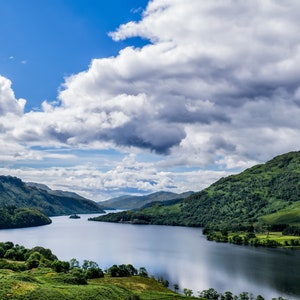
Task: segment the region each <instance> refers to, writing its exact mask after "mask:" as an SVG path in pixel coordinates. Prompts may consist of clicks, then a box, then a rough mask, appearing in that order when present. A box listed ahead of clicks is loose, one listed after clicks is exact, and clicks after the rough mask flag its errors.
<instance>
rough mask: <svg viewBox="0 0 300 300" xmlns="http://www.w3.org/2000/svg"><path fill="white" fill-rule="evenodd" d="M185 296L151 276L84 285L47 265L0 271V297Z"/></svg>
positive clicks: (62, 299)
mask: <svg viewBox="0 0 300 300" xmlns="http://www.w3.org/2000/svg"><path fill="white" fill-rule="evenodd" d="M184 298H185V299H186V297H184V296H182V295H179V294H176V293H175V292H172V291H171V290H169V289H167V288H166V287H164V286H163V285H162V284H161V283H159V282H158V281H156V280H154V279H151V278H144V277H140V276H131V277H123V278H113V277H110V276H107V275H106V276H105V277H104V278H98V279H91V280H88V284H87V285H75V284H68V283H65V282H64V276H63V275H62V274H60V273H56V272H54V271H53V270H52V269H50V268H45V269H42V270H39V269H32V270H30V271H23V272H14V271H11V270H5V269H2V270H0V299H1V300H5V299H20V300H21V299H22V300H27V299H28V300H29V299H30V300H34V299H38V300H40V299H43V300H58V299H59V300H65V299H68V300H69V299H70V300H88V299H92V300H95V299H102V300H106V299H107V300H112V299H114V300H118V299H122V300H125V299H128V300H129V299H145V300H146V299H149V300H150V299H175V300H176V299H184Z"/></svg>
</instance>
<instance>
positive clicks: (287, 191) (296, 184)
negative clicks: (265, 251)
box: [94, 152, 300, 232]
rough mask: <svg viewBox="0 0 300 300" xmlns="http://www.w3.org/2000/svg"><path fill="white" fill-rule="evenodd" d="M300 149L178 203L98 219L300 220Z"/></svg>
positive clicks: (246, 227)
mask: <svg viewBox="0 0 300 300" xmlns="http://www.w3.org/2000/svg"><path fill="white" fill-rule="evenodd" d="M299 207H300V152H290V153H287V154H283V155H280V156H277V157H275V158H273V159H272V160H270V161H268V162H267V163H265V164H261V165H256V166H254V167H252V168H249V169H247V170H245V171H244V172H242V173H240V174H238V175H232V176H228V177H226V178H222V179H220V180H218V181H217V182H215V183H214V184H212V185H211V186H210V187H208V188H206V189H205V190H203V191H200V192H198V193H195V194H193V195H191V196H190V197H187V198H185V199H184V200H183V201H182V202H180V203H179V204H175V205H165V204H163V203H160V204H159V205H158V204H155V205H154V206H153V207H150V208H146V209H143V210H139V211H137V212H133V211H130V212H123V213H120V214H109V215H105V216H100V217H99V218H97V219H94V220H97V221H111V222H130V223H142V224H168V225H183V226H199V227H206V228H208V229H209V230H227V231H228V230H231V231H235V232H237V231H253V228H255V229H256V230H260V229H263V228H265V227H267V226H269V227H271V228H272V226H273V227H274V228H276V226H277V227H280V226H279V225H283V228H285V227H287V226H288V225H289V226H299V225H300V211H299V210H300V209H299Z"/></svg>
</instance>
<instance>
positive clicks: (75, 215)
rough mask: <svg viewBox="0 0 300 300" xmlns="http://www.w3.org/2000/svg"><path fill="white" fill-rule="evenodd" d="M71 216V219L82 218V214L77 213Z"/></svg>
mask: <svg viewBox="0 0 300 300" xmlns="http://www.w3.org/2000/svg"><path fill="white" fill-rule="evenodd" d="M69 218H70V219H80V216H78V215H77V214H73V215H71V216H70V217H69Z"/></svg>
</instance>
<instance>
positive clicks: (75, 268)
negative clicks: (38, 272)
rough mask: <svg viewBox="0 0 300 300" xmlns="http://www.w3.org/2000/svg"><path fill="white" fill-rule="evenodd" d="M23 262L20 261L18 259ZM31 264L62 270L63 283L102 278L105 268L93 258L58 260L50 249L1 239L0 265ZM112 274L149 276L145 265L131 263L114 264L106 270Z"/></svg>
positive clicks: (22, 267) (20, 267) (20, 266)
mask: <svg viewBox="0 0 300 300" xmlns="http://www.w3.org/2000/svg"><path fill="white" fill-rule="evenodd" d="M20 262H23V263H20ZM33 268H51V269H53V270H54V271H55V272H57V273H64V275H63V276H60V278H62V279H63V281H64V283H70V284H87V280H88V279H93V278H102V277H104V272H103V271H102V269H101V268H99V266H98V264H97V263H96V262H94V261H90V260H84V261H83V263H82V265H80V263H79V261H78V260H77V259H75V258H72V259H71V260H70V261H61V260H59V259H58V258H57V257H56V256H55V255H54V254H53V253H52V252H51V250H50V249H45V248H43V247H34V248H32V249H27V248H25V247H24V246H20V245H18V244H16V245H14V243H12V242H5V243H3V242H1V243H0V269H10V270H14V271H25V270H30V269H33ZM105 272H106V273H107V274H108V275H109V276H111V277H129V276H135V275H138V276H141V277H148V272H147V270H146V269H145V268H144V267H141V268H139V270H137V269H136V268H135V267H133V266H132V265H131V264H127V265H125V264H122V265H113V266H111V267H110V268H108V269H107V270H106V271H105Z"/></svg>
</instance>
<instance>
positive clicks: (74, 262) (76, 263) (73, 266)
mask: <svg viewBox="0 0 300 300" xmlns="http://www.w3.org/2000/svg"><path fill="white" fill-rule="evenodd" d="M77 268H80V264H79V261H78V260H77V259H76V258H72V259H71V260H70V269H71V270H72V269H77Z"/></svg>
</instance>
